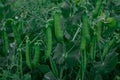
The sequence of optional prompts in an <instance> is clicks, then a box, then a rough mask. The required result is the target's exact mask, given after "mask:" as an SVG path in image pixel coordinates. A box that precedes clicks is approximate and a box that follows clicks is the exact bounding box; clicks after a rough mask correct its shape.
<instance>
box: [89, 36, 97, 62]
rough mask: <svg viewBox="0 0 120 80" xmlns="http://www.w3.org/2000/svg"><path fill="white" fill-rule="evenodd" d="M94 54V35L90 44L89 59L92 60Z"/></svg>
mask: <svg viewBox="0 0 120 80" xmlns="http://www.w3.org/2000/svg"><path fill="white" fill-rule="evenodd" d="M95 56H96V37H95V36H94V37H93V38H92V41H91V45H90V59H91V61H92V62H94V60H95Z"/></svg>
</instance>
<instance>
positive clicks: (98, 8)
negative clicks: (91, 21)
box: [93, 0, 102, 17]
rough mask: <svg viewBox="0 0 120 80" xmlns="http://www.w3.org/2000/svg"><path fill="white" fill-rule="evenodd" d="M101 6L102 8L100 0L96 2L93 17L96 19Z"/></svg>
mask: <svg viewBox="0 0 120 80" xmlns="http://www.w3.org/2000/svg"><path fill="white" fill-rule="evenodd" d="M101 6H102V0H97V2H96V6H95V10H94V13H93V17H97V16H98V15H99V12H100V8H101Z"/></svg>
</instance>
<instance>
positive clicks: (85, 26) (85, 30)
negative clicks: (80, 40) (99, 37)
mask: <svg viewBox="0 0 120 80" xmlns="http://www.w3.org/2000/svg"><path fill="white" fill-rule="evenodd" d="M82 21H83V27H82V37H84V38H85V39H86V40H88V41H89V40H90V32H89V25H88V16H87V14H86V12H85V13H84V14H83V16H82Z"/></svg>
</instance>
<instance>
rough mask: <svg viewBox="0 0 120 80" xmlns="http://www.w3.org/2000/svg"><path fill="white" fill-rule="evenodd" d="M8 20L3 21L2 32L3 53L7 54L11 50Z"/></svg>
mask: <svg viewBox="0 0 120 80" xmlns="http://www.w3.org/2000/svg"><path fill="white" fill-rule="evenodd" d="M5 25H6V22H4V23H3V28H2V34H3V55H4V56H6V55H7V53H8V51H9V40H8V34H7V31H6V27H5Z"/></svg>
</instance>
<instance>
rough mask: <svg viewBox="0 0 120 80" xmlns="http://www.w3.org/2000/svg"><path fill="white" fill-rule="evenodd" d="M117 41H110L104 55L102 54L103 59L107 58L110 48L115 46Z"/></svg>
mask: <svg viewBox="0 0 120 80" xmlns="http://www.w3.org/2000/svg"><path fill="white" fill-rule="evenodd" d="M115 41H116V39H115V38H113V39H112V40H110V41H109V42H108V43H107V44H106V45H105V47H104V50H103V54H102V59H104V58H105V56H106V55H107V54H108V52H109V50H110V48H111V47H112V46H113V45H114V44H115Z"/></svg>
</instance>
